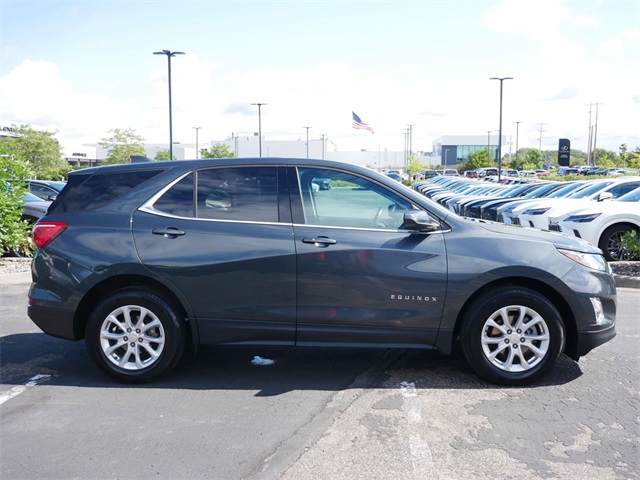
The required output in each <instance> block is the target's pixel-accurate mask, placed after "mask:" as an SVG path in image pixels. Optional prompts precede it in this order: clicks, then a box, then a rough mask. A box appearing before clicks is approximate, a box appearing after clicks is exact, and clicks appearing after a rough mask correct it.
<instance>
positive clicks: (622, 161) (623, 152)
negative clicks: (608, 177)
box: [618, 143, 629, 168]
mask: <svg viewBox="0 0 640 480" xmlns="http://www.w3.org/2000/svg"><path fill="white" fill-rule="evenodd" d="M627 150H628V147H627V144H626V143H623V144H622V145H620V148H619V149H618V151H619V152H620V165H619V166H620V167H622V168H624V167H626V166H627V165H628V162H627V157H628V156H629V154H628V153H627Z"/></svg>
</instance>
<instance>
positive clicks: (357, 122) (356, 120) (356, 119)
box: [351, 112, 373, 133]
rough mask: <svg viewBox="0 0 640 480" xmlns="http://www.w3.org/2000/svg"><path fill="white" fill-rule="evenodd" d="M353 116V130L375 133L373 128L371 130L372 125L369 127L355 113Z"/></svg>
mask: <svg viewBox="0 0 640 480" xmlns="http://www.w3.org/2000/svg"><path fill="white" fill-rule="evenodd" d="M351 115H352V116H353V124H352V126H353V128H355V129H357V130H369V131H370V132H371V133H373V128H371V125H368V124H366V123H364V122H363V121H362V120H360V117H359V116H358V115H356V114H355V112H351Z"/></svg>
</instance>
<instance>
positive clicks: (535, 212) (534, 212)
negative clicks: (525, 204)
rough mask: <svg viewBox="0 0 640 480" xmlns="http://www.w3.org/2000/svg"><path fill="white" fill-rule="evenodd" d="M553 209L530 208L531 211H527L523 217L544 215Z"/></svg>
mask: <svg viewBox="0 0 640 480" xmlns="http://www.w3.org/2000/svg"><path fill="white" fill-rule="evenodd" d="M550 208H551V207H546V208H530V209H529V210H525V211H524V212H522V214H523V215H542V214H543V213H544V212H546V211H547V210H549V209H550Z"/></svg>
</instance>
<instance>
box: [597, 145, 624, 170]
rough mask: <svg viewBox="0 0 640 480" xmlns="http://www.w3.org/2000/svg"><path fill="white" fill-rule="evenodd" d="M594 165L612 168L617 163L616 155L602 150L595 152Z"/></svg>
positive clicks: (598, 149)
mask: <svg viewBox="0 0 640 480" xmlns="http://www.w3.org/2000/svg"><path fill="white" fill-rule="evenodd" d="M595 158H596V164H597V165H598V166H599V167H601V168H613V167H615V166H616V165H617V162H618V161H619V157H618V154H617V153H616V152H611V151H609V150H604V149H602V148H597V149H596V151H595Z"/></svg>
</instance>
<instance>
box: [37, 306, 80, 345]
mask: <svg viewBox="0 0 640 480" xmlns="http://www.w3.org/2000/svg"><path fill="white" fill-rule="evenodd" d="M27 314H28V315H29V318H30V319H31V320H32V321H33V323H35V324H36V325H37V326H38V328H40V330H42V331H43V332H44V333H46V334H48V335H51V336H53V337H58V338H64V339H66V340H80V339H81V338H82V336H81V335H79V334H78V333H77V332H74V321H73V312H72V311H69V310H60V309H56V308H51V307H37V306H34V305H29V307H28V309H27Z"/></svg>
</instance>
